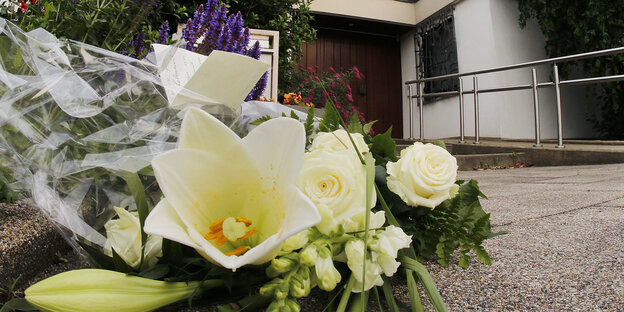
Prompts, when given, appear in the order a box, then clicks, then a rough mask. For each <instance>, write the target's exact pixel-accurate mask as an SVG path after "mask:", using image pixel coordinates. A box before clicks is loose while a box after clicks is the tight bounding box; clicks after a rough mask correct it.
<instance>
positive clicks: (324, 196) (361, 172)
mask: <svg viewBox="0 0 624 312" xmlns="http://www.w3.org/2000/svg"><path fill="white" fill-rule="evenodd" d="M297 186H298V187H299V188H300V189H301V190H302V191H303V193H305V194H306V195H307V196H308V197H309V198H310V199H311V200H312V202H314V203H315V204H316V205H317V206H318V205H326V206H327V208H328V209H329V210H330V211H331V215H332V216H333V219H332V220H331V222H337V223H338V224H339V223H341V221H342V220H345V219H347V218H349V217H351V216H353V215H355V214H357V213H359V212H361V211H364V210H365V209H366V170H365V168H364V165H362V164H361V163H360V160H359V159H358V157H357V155H355V153H353V152H352V151H342V152H330V151H328V150H325V149H319V150H314V151H312V152H309V153H306V154H305V156H304V159H303V167H302V168H301V171H300V173H299V177H298V179H297ZM376 198H377V197H376V195H375V194H374V193H373V198H372V200H371V203H374V202H375V201H376V200H377V199H376ZM369 207H370V205H369ZM324 219H325V220H326V221H329V220H328V218H324ZM321 223H323V221H321ZM321 226H322V225H321Z"/></svg>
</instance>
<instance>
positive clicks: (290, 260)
mask: <svg viewBox="0 0 624 312" xmlns="http://www.w3.org/2000/svg"><path fill="white" fill-rule="evenodd" d="M298 258H299V257H298V255H297V254H296V253H291V254H288V255H286V256H283V257H278V258H275V259H273V260H271V265H269V267H268V268H267V269H266V274H267V275H268V276H269V277H276V276H278V275H280V274H282V273H286V272H289V271H290V270H292V269H294V268H295V266H296V265H297V263H298V262H299V259H298Z"/></svg>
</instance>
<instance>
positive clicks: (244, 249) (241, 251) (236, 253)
mask: <svg viewBox="0 0 624 312" xmlns="http://www.w3.org/2000/svg"><path fill="white" fill-rule="evenodd" d="M249 249H250V248H249V247H248V246H240V247H238V248H236V249H234V250H232V251H230V252H228V253H226V254H225V255H226V256H240V255H242V254H244V253H245V252H247V250H249Z"/></svg>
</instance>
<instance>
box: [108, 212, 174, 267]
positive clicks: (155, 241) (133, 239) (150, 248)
mask: <svg viewBox="0 0 624 312" xmlns="http://www.w3.org/2000/svg"><path fill="white" fill-rule="evenodd" d="M114 208H115V212H117V215H118V216H119V218H117V219H112V220H109V221H108V222H106V224H104V227H105V228H106V243H105V244H104V249H105V250H106V251H107V252H108V253H109V255H112V250H111V248H112V249H115V252H116V253H117V254H118V255H119V256H120V257H121V258H122V259H123V260H124V261H125V262H126V263H127V264H128V265H129V266H131V267H133V268H134V269H135V270H139V269H140V270H143V269H147V268H149V267H152V266H154V265H155V264H156V262H158V259H157V257H160V256H162V237H159V236H153V235H148V236H147V242H146V243H145V256H144V257H143V258H144V259H143V266H141V267H139V265H140V264H141V224H140V222H139V217H138V215H137V214H136V213H131V212H129V211H127V210H126V209H123V208H119V207H114Z"/></svg>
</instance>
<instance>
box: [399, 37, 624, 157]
mask: <svg viewBox="0 0 624 312" xmlns="http://www.w3.org/2000/svg"><path fill="white" fill-rule="evenodd" d="M620 53H624V47H619V48H613V49H606V50H599V51H593V52H587V53H579V54H573V55H568V56H561V57H554V58H549V59H543V60H539V61H533V62H525V63H519V64H514V65H507V66H500V67H493V68H488V69H483V70H477V71H471V72H464V73H456V74H448V75H441V76H436V77H429V78H422V79H415V80H409V81H407V82H405V84H406V85H407V86H408V98H409V111H410V118H409V121H410V139H413V138H412V135H413V123H414V121H413V99H414V98H417V99H418V106H419V121H420V132H419V139H420V140H423V139H424V135H423V132H424V125H423V120H424V118H423V103H424V100H423V99H424V98H426V97H437V96H447V95H451V96H452V95H458V96H459V107H460V112H459V115H460V120H459V124H460V129H459V142H460V143H464V98H463V96H464V94H473V95H474V112H475V140H474V142H473V143H474V144H479V94H480V93H492V92H504V91H515V90H529V89H531V90H532V91H533V104H534V105H533V111H534V115H535V144H534V145H533V146H535V147H538V146H541V143H540V122H539V117H540V115H539V96H538V89H539V88H549V87H554V88H555V94H556V101H557V146H556V147H557V148H562V147H563V127H562V118H561V88H560V87H561V86H568V85H581V84H592V83H603V82H612V81H624V75H611V76H600V77H591V78H582V79H571V80H560V79H559V68H558V67H557V63H562V62H570V61H577V60H582V59H588V58H594V57H600V56H607V55H614V54H620ZM545 64H552V65H553V76H554V81H549V82H539V81H537V72H536V69H535V66H539V65H545ZM526 67H532V68H531V78H532V79H531V80H532V81H531V83H530V84H523V85H514V86H505V87H498V88H488V89H479V86H478V78H477V75H481V74H488V73H495V72H502V71H508V70H514V69H519V68H526ZM466 76H473V86H474V87H473V89H472V90H464V87H463V79H462V77H466ZM452 78H457V79H458V80H459V81H458V82H459V84H458V86H459V90H458V91H445V92H436V93H424V85H425V82H430V81H436V80H443V79H452ZM414 84H416V85H417V92H416V94H415V95H414V93H413V90H412V86H413V85H414Z"/></svg>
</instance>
